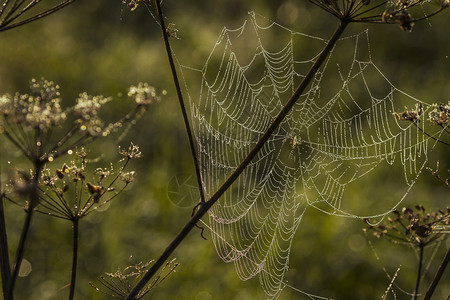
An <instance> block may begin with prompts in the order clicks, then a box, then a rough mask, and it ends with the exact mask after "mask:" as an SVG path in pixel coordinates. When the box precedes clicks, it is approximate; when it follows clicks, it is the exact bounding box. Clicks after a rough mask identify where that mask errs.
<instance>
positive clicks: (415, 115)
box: [394, 103, 423, 122]
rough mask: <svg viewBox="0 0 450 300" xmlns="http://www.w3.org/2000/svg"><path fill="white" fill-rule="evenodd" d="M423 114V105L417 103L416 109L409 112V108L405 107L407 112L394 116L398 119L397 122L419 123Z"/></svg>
mask: <svg viewBox="0 0 450 300" xmlns="http://www.w3.org/2000/svg"><path fill="white" fill-rule="evenodd" d="M422 113H423V106H422V104H421V103H416V107H415V109H413V110H408V108H407V107H405V110H404V111H403V112H402V113H394V115H395V116H396V117H397V120H399V121H412V122H419V121H420V117H421V115H422Z"/></svg>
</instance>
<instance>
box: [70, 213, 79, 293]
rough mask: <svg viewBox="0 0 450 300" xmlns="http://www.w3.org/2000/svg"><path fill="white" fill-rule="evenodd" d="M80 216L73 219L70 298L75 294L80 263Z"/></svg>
mask: <svg viewBox="0 0 450 300" xmlns="http://www.w3.org/2000/svg"><path fill="white" fill-rule="evenodd" d="M78 221H79V219H78V217H75V218H74V219H73V220H72V223H73V244H72V276H71V279H70V293H69V300H72V299H73V297H74V296H75V281H76V278H77V263H78Z"/></svg>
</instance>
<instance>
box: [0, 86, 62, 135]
mask: <svg viewBox="0 0 450 300" xmlns="http://www.w3.org/2000/svg"><path fill="white" fill-rule="evenodd" d="M60 102H61V98H60V93H59V86H58V85H56V84H55V83H54V82H53V81H47V80H45V79H43V78H42V79H41V80H39V81H38V80H36V79H32V80H31V83H30V93H25V94H21V93H16V94H15V95H14V96H11V95H9V94H5V95H3V96H1V97H0V115H1V116H2V117H3V123H6V124H7V125H12V124H16V125H17V124H20V125H21V126H23V127H25V128H26V129H36V128H39V129H40V130H42V131H46V130H48V129H50V128H52V127H53V126H55V125H58V124H60V123H61V121H63V120H65V119H66V112H65V111H64V110H63V109H62V108H61V105H60Z"/></svg>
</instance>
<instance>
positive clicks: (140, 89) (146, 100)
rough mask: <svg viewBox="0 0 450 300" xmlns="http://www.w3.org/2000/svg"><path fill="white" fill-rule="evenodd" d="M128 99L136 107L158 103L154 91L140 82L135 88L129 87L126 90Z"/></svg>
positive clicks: (158, 98) (158, 99)
mask: <svg viewBox="0 0 450 300" xmlns="http://www.w3.org/2000/svg"><path fill="white" fill-rule="evenodd" d="M128 97H129V98H130V99H131V100H132V101H133V102H134V103H135V104H136V105H138V106H148V105H150V104H152V103H154V102H159V101H160V97H159V96H158V95H157V94H156V89H155V88H154V87H153V86H150V85H148V83H145V82H144V83H142V82H140V83H139V84H138V85H137V86H131V87H130V89H129V90H128Z"/></svg>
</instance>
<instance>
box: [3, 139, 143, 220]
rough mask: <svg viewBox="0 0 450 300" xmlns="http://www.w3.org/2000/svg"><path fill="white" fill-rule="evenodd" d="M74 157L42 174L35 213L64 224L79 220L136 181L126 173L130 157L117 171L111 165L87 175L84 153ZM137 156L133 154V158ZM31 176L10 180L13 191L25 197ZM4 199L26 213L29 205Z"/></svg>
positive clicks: (86, 161)
mask: <svg viewBox="0 0 450 300" xmlns="http://www.w3.org/2000/svg"><path fill="white" fill-rule="evenodd" d="M133 146H134V145H133ZM134 147H135V148H137V149H138V147H137V146H134ZM139 153H140V152H139ZM76 154H77V155H76V159H75V160H73V161H71V162H70V163H67V162H66V163H63V164H62V166H61V167H58V168H56V169H51V168H45V169H44V170H43V171H42V172H41V175H40V177H39V181H38V186H37V191H38V201H37V203H36V204H35V205H33V207H32V208H33V209H35V210H36V211H37V212H39V213H43V214H45V215H49V216H54V217H58V218H62V219H67V220H75V219H80V218H82V217H84V216H86V215H88V214H89V213H91V212H92V211H95V210H97V209H98V208H100V207H102V206H104V205H106V204H108V203H109V202H111V201H112V200H113V199H114V198H116V197H117V196H118V195H119V194H120V193H121V192H123V191H124V190H125V188H126V187H127V186H128V185H129V184H130V183H131V182H132V181H133V179H134V178H135V175H136V174H135V172H134V171H128V172H125V169H126V167H127V166H128V163H129V161H130V160H131V158H129V157H125V158H121V159H119V161H118V164H120V166H119V167H118V168H114V167H113V164H111V165H110V167H109V168H96V169H95V170H94V171H93V172H92V171H89V166H90V161H89V160H88V159H87V152H86V150H85V149H84V148H81V149H80V150H77V151H76ZM137 156H138V155H137V153H135V154H134V157H137ZM115 169H116V170H115ZM90 174H91V175H90ZM31 176H32V175H25V173H23V172H19V173H18V175H17V176H16V177H15V178H14V180H11V186H12V187H13V191H15V192H16V193H21V194H24V193H27V192H28V190H30V188H31V187H30V186H31V184H32V183H31V180H30V178H31ZM6 199H8V200H10V201H12V202H14V203H15V204H17V205H20V206H24V208H26V209H27V208H28V206H29V203H28V202H26V203H25V205H23V204H21V203H19V202H17V201H15V200H13V199H12V198H11V197H9V196H7V197H6Z"/></svg>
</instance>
